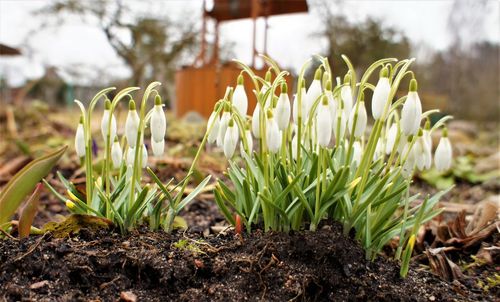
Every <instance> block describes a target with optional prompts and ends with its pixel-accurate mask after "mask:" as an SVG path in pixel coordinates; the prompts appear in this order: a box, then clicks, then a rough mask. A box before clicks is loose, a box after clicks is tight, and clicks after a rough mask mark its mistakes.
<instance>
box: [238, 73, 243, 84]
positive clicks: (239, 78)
mask: <svg viewBox="0 0 500 302" xmlns="http://www.w3.org/2000/svg"><path fill="white" fill-rule="evenodd" d="M237 83H238V85H243V75H242V74H241V73H240V75H239V76H238V82H237Z"/></svg>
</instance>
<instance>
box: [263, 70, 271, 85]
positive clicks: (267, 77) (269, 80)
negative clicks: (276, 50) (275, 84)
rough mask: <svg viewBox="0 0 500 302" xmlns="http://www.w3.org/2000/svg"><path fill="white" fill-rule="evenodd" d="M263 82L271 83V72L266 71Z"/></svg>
mask: <svg viewBox="0 0 500 302" xmlns="http://www.w3.org/2000/svg"><path fill="white" fill-rule="evenodd" d="M264 80H266V82H269V83H271V70H268V71H266V76H265V78H264Z"/></svg>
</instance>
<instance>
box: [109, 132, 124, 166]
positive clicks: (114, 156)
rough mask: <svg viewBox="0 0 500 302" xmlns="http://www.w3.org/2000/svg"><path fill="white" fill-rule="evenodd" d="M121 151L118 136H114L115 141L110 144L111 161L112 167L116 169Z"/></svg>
mask: <svg viewBox="0 0 500 302" xmlns="http://www.w3.org/2000/svg"><path fill="white" fill-rule="evenodd" d="M122 159H123V151H122V147H121V146H120V143H119V142H118V138H117V137H115V141H114V142H113V145H112V146H111V161H112V162H113V168H115V169H118V168H119V167H120V166H121V164H122Z"/></svg>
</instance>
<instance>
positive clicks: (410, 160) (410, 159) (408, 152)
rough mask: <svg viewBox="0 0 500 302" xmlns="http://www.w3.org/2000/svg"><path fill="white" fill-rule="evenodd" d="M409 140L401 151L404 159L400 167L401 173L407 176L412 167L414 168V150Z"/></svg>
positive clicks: (409, 174) (410, 172)
mask: <svg viewBox="0 0 500 302" xmlns="http://www.w3.org/2000/svg"><path fill="white" fill-rule="evenodd" d="M410 147H411V142H410V141H406V142H405V145H404V147H403V150H402V152H401V154H402V156H403V158H404V157H406V161H405V162H404V163H403V166H402V167H401V174H402V175H403V176H404V177H406V178H408V177H410V176H411V175H412V173H413V169H414V168H415V150H414V148H411V149H410Z"/></svg>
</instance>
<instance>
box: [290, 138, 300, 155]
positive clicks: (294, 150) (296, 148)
mask: <svg viewBox="0 0 500 302" xmlns="http://www.w3.org/2000/svg"><path fill="white" fill-rule="evenodd" d="M297 140H298V138H297V134H294V135H293V137H292V158H293V159H297V153H298V151H299V149H300V146H297Z"/></svg>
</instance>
